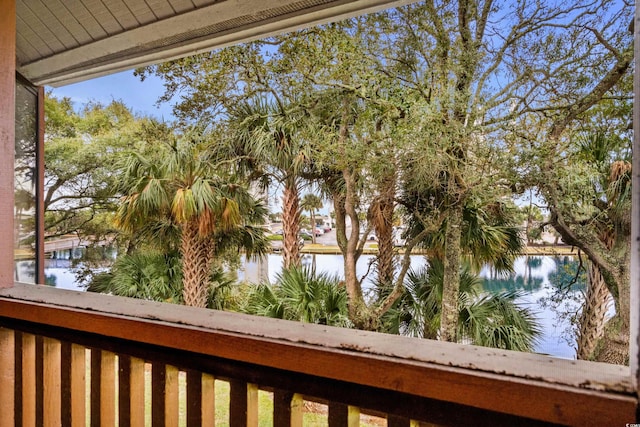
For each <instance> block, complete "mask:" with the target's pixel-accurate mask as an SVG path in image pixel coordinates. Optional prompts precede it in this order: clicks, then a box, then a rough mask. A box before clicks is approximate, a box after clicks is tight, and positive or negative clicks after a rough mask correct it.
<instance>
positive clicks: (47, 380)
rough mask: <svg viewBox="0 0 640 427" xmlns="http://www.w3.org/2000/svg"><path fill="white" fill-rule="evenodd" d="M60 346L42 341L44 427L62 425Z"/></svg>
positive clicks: (47, 340)
mask: <svg viewBox="0 0 640 427" xmlns="http://www.w3.org/2000/svg"><path fill="white" fill-rule="evenodd" d="M60 349H61V344H60V341H58V340H55V339H51V338H45V339H44V340H43V358H44V365H43V380H42V382H43V389H44V402H43V412H44V415H43V416H44V419H43V425H44V426H45V427H58V426H60V425H61V424H62V399H61V395H62V393H61V379H62V374H61V372H62V370H61V367H62V365H61V354H60Z"/></svg>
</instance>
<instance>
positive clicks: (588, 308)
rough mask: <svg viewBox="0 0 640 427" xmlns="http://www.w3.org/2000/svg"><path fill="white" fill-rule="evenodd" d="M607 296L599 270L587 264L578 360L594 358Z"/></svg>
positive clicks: (601, 328) (603, 322)
mask: <svg viewBox="0 0 640 427" xmlns="http://www.w3.org/2000/svg"><path fill="white" fill-rule="evenodd" d="M609 296H610V294H609V289H608V288H607V285H606V284H605V282H604V279H603V277H602V274H601V273H600V270H598V268H597V267H596V266H595V265H594V264H593V263H589V275H588V283H587V294H586V295H585V302H584V305H583V308H582V313H581V314H580V323H579V325H580V329H579V331H578V349H577V352H576V357H577V358H578V359H581V360H590V359H592V358H593V357H594V351H595V349H596V346H597V344H598V342H599V341H600V339H601V338H602V336H603V334H604V326H605V315H606V314H607V309H608V306H609V304H608V302H609Z"/></svg>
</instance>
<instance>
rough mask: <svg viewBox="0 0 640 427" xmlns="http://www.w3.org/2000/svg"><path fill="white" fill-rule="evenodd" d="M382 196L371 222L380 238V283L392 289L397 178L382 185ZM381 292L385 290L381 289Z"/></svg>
mask: <svg viewBox="0 0 640 427" xmlns="http://www.w3.org/2000/svg"><path fill="white" fill-rule="evenodd" d="M381 187H382V188H381V191H380V195H379V196H378V197H377V198H376V200H375V201H374V203H372V204H371V207H372V208H374V209H375V212H370V213H371V215H369V216H370V220H372V221H373V225H374V230H375V232H376V236H377V237H378V257H377V258H378V259H377V261H378V282H379V283H380V284H381V285H382V286H383V287H391V286H392V284H393V276H394V271H395V263H394V251H393V249H394V247H393V210H394V208H395V203H394V196H395V176H393V177H389V178H388V179H386V180H384V182H383V183H382V185H381ZM380 291H383V292H382V293H383V294H384V293H385V292H384V290H383V289H380Z"/></svg>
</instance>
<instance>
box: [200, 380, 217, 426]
mask: <svg viewBox="0 0 640 427" xmlns="http://www.w3.org/2000/svg"><path fill="white" fill-rule="evenodd" d="M215 382H216V381H215V378H214V376H213V375H209V374H202V426H203V427H214V426H215V425H216V385H215Z"/></svg>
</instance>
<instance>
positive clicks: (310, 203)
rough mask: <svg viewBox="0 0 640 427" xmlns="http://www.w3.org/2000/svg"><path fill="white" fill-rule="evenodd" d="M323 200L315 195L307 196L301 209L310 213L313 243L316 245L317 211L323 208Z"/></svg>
mask: <svg viewBox="0 0 640 427" xmlns="http://www.w3.org/2000/svg"><path fill="white" fill-rule="evenodd" d="M322 206H323V204H322V199H321V198H320V197H318V196H316V195H315V194H311V193H308V194H305V195H304V197H302V201H301V203H300V207H301V208H302V209H306V210H308V211H309V216H310V217H311V242H312V243H316V230H315V229H316V210H317V209H320V208H322Z"/></svg>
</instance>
